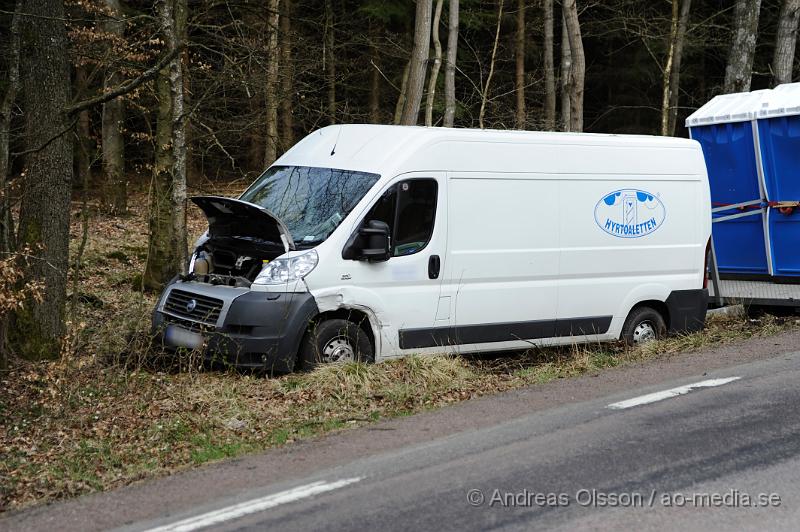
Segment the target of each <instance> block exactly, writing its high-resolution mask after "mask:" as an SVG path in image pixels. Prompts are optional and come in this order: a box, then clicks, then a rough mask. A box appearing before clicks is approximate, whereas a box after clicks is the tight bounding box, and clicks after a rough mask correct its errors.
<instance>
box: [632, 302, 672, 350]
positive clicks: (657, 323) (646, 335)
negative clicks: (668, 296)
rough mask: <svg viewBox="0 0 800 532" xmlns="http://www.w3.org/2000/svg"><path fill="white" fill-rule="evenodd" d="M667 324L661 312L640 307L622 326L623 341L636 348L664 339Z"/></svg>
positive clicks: (633, 311)
mask: <svg viewBox="0 0 800 532" xmlns="http://www.w3.org/2000/svg"><path fill="white" fill-rule="evenodd" d="M666 333H667V324H666V323H665V322H664V317H663V316H662V315H661V313H660V312H658V311H657V310H655V309H654V308H651V307H639V308H637V309H634V310H632V311H631V313H630V314H629V315H628V319H627V320H625V324H624V325H623V326H622V335H621V340H622V341H623V342H625V343H626V344H628V345H632V346H636V345H642V344H646V343H647V342H652V341H653V340H658V339H659V338H663V337H664V335H665V334H666Z"/></svg>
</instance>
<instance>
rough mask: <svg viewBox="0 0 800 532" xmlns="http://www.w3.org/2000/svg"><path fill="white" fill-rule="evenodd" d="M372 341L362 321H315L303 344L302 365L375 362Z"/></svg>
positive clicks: (301, 352) (308, 366)
mask: <svg viewBox="0 0 800 532" xmlns="http://www.w3.org/2000/svg"><path fill="white" fill-rule="evenodd" d="M374 361H375V353H374V351H373V349H372V343H371V342H370V340H369V337H368V336H367V333H366V332H364V329H362V328H361V327H360V326H359V324H357V323H354V322H352V321H349V320H343V319H331V320H325V321H322V322H319V323H315V324H313V325H312V326H311V328H310V329H309V330H308V332H306V335H305V337H304V338H303V343H302V345H301V346H300V353H299V357H298V362H299V368H298V369H302V370H311V369H314V368H315V367H316V366H318V365H319V364H332V363H343V362H374Z"/></svg>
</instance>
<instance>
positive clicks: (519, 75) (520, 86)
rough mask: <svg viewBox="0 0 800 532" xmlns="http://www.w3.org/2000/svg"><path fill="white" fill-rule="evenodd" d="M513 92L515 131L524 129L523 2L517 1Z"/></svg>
mask: <svg viewBox="0 0 800 532" xmlns="http://www.w3.org/2000/svg"><path fill="white" fill-rule="evenodd" d="M514 59H515V61H516V64H515V71H514V91H515V93H516V104H517V105H516V113H515V115H514V121H515V123H516V127H517V129H525V122H526V115H525V0H517V33H516V35H515V36H514Z"/></svg>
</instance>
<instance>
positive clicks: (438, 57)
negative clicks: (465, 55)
mask: <svg viewBox="0 0 800 532" xmlns="http://www.w3.org/2000/svg"><path fill="white" fill-rule="evenodd" d="M443 3H444V2H443V0H436V11H435V13H434V15H433V50H434V51H433V66H431V78H430V80H429V81H428V98H427V101H426V104H425V125H426V126H428V127H430V126H432V125H433V102H434V99H435V98H436V83H437V82H438V81H439V68H440V67H441V66H442V41H440V40H439V21H440V20H441V18H442V4H443Z"/></svg>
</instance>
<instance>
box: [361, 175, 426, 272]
mask: <svg viewBox="0 0 800 532" xmlns="http://www.w3.org/2000/svg"><path fill="white" fill-rule="evenodd" d="M437 190H438V188H437V184H436V180H435V179H410V180H408V181H402V182H400V183H398V184H396V185H394V186H393V187H391V188H390V189H389V190H387V191H386V192H385V193H384V194H383V196H381V198H380V199H379V200H378V203H376V204H375V205H374V206H373V207H372V209H371V210H370V212H369V214H367V216H366V217H365V218H364V219H365V220H380V221H382V222H385V223H386V224H387V225H388V226H389V234H390V235H391V245H392V256H393V257H401V256H405V255H413V254H414V253H417V252H419V251H421V250H422V249H423V248H424V247H425V246H427V245H428V241H430V239H431V235H432V234H433V224H434V221H435V219H436V195H437Z"/></svg>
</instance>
